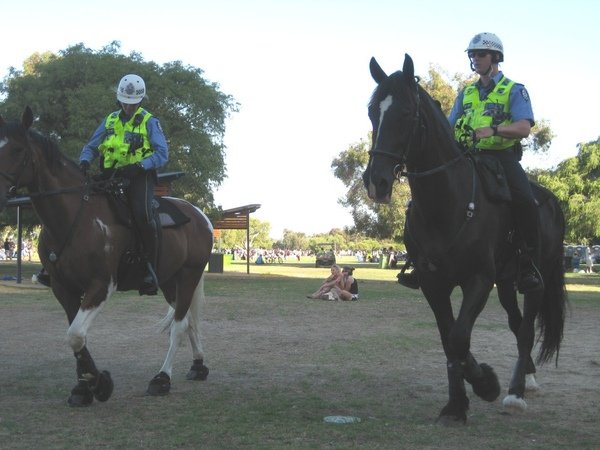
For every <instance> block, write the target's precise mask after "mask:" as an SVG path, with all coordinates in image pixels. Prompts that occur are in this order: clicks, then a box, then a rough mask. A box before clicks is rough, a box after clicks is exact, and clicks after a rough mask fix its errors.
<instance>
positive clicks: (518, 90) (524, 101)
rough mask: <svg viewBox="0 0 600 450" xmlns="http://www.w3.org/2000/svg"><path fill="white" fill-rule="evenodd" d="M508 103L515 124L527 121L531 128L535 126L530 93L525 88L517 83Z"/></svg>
mask: <svg viewBox="0 0 600 450" xmlns="http://www.w3.org/2000/svg"><path fill="white" fill-rule="evenodd" d="M508 101H509V107H510V114H511V117H512V121H513V122H518V121H519V120H523V119H526V120H529V123H530V124H531V126H534V125H535V121H534V118H533V108H532V106H531V99H530V98H529V93H528V92H527V89H525V86H523V85H522V84H519V83H515V84H514V86H513V88H512V89H511V90H510V96H509V99H508Z"/></svg>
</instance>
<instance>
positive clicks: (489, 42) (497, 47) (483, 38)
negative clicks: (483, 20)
mask: <svg viewBox="0 0 600 450" xmlns="http://www.w3.org/2000/svg"><path fill="white" fill-rule="evenodd" d="M471 50H490V51H495V52H498V53H499V54H500V60H499V62H502V61H504V46H503V45H502V41H501V40H500V38H499V37H498V36H496V35H495V34H494V33H478V34H476V35H475V36H473V39H471V42H469V46H468V47H467V49H466V50H465V51H466V52H470V51H471Z"/></svg>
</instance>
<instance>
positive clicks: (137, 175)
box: [79, 74, 169, 295]
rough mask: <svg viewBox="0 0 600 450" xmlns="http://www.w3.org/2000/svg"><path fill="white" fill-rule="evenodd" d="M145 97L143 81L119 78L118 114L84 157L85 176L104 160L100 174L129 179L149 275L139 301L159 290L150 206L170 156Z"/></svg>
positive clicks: (105, 122)
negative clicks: (98, 160)
mask: <svg viewBox="0 0 600 450" xmlns="http://www.w3.org/2000/svg"><path fill="white" fill-rule="evenodd" d="M145 96H146V85H145V83H144V80H143V79H142V78H141V77H140V76H138V75H134V74H129V75H125V76H124V77H123V78H121V81H120V82H119V85H118V87H117V100H118V105H119V107H120V109H119V110H118V111H115V112H112V113H110V114H109V115H108V116H107V117H106V118H105V119H104V120H103V121H102V123H101V124H100V125H99V126H98V128H97V129H96V131H94V134H93V135H92V137H91V138H90V140H89V142H88V143H87V144H86V145H85V146H84V147H83V149H82V150H81V155H80V158H79V159H80V168H81V170H82V172H83V173H84V175H86V176H87V172H88V170H89V168H90V164H91V162H92V161H93V160H94V159H96V158H97V157H98V156H101V160H102V170H103V172H105V173H114V175H115V176H118V177H124V178H127V179H129V186H128V187H127V199H128V202H129V206H130V208H131V212H132V215H133V219H134V222H135V226H136V227H137V229H138V231H139V233H140V237H141V241H142V246H143V257H144V258H145V260H146V268H147V272H146V274H145V276H144V280H143V283H142V286H141V288H140V295H143V294H146V295H155V294H156V293H157V290H158V279H157V277H156V267H157V259H158V224H157V223H156V221H155V219H154V214H153V209H152V201H153V196H154V186H155V185H156V179H157V177H156V170H157V169H158V168H160V167H162V166H164V165H165V164H166V163H167V161H168V158H169V150H168V146H167V141H166V139H165V135H164V133H163V130H162V128H161V126H160V122H159V121H158V119H157V118H156V117H154V116H153V115H152V114H151V113H149V112H148V111H146V110H145V109H144V108H142V107H141V103H142V100H143V99H144V97H145Z"/></svg>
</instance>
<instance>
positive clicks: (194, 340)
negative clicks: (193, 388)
mask: <svg viewBox="0 0 600 450" xmlns="http://www.w3.org/2000/svg"><path fill="white" fill-rule="evenodd" d="M188 337H189V338H190V343H191V345H192V355H193V358H194V362H193V364H192V367H190V370H189V372H188V373H187V375H186V379H188V380H206V378H207V377H208V372H209V370H208V367H206V366H205V365H204V351H203V350H202V344H201V342H200V336H199V333H198V331H197V330H194V329H193V328H192V327H189V328H188Z"/></svg>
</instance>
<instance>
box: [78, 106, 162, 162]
mask: <svg viewBox="0 0 600 450" xmlns="http://www.w3.org/2000/svg"><path fill="white" fill-rule="evenodd" d="M121 120H123V119H121ZM124 122H125V121H123V123H124ZM105 125H106V120H103V121H102V123H101V124H100V125H99V126H98V128H96V131H94V134H92V137H91V138H90V140H89V141H88V143H87V144H85V145H84V147H83V149H82V150H81V155H80V156H79V161H80V162H81V161H88V162H90V163H91V162H92V161H93V160H95V159H96V158H97V157H98V156H100V152H99V151H98V146H99V145H100V144H101V143H102V142H103V141H104V137H105V135H106V127H105ZM146 130H147V132H148V140H149V141H150V146H151V148H152V150H154V153H152V154H151V155H150V156H148V157H146V158H144V159H142V161H140V164H141V165H142V166H143V167H144V169H145V170H152V169H158V168H160V167H162V166H164V165H165V164H166V163H167V161H168V160H169V147H168V145H167V139H166V138H165V134H164V133H163V130H162V128H161V126H160V122H159V120H158V119H157V118H156V117H154V116H152V117H150V119H148V122H147V123H146Z"/></svg>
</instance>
